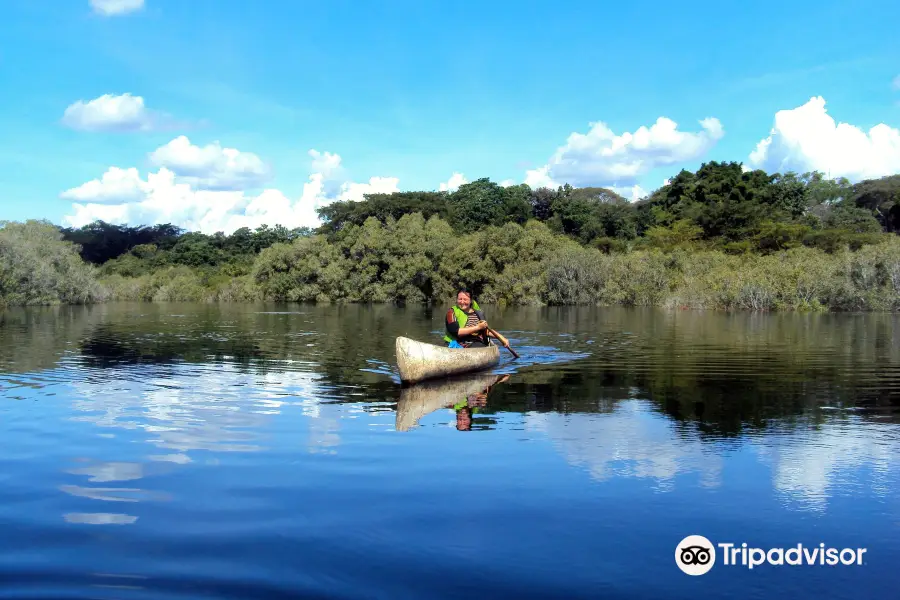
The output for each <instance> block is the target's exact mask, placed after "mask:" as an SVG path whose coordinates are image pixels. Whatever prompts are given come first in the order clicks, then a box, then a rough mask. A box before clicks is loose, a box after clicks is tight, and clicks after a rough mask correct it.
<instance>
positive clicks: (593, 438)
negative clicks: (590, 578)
mask: <svg viewBox="0 0 900 600" xmlns="http://www.w3.org/2000/svg"><path fill="white" fill-rule="evenodd" d="M525 425H526V428H527V429H529V430H532V431H541V432H543V433H545V434H546V435H547V436H548V437H549V438H550V439H551V440H553V442H554V444H555V445H556V446H557V447H558V448H560V449H561V451H562V452H563V454H564V455H565V456H566V459H567V460H568V461H569V462H570V463H571V464H573V465H577V466H581V467H584V468H586V469H587V470H588V471H589V472H590V474H591V477H593V478H594V479H596V480H598V481H607V480H610V479H613V478H616V477H637V478H642V479H650V480H652V481H653V482H654V484H655V486H656V487H657V489H658V490H660V491H670V490H672V489H673V488H674V484H675V479H676V477H677V476H679V475H683V474H687V473H692V472H696V473H699V474H700V478H701V480H700V481H701V485H703V486H704V487H710V488H713V487H718V486H719V485H720V484H721V475H722V465H723V459H722V457H721V456H719V455H718V454H717V449H716V448H715V447H708V446H706V445H704V443H703V442H702V441H701V440H700V439H699V438H696V437H682V436H679V435H678V434H677V433H676V432H675V431H674V425H673V423H672V421H671V420H669V419H667V418H665V417H663V416H661V415H659V414H658V413H655V412H653V411H652V410H651V405H650V404H649V403H647V402H643V401H638V400H630V401H626V402H620V403H618V404H616V407H615V409H614V410H613V412H610V413H603V414H577V415H575V416H574V417H569V416H567V415H564V414H560V413H529V414H527V415H526V417H525Z"/></svg>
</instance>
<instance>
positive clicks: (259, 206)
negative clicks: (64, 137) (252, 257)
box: [61, 145, 399, 234]
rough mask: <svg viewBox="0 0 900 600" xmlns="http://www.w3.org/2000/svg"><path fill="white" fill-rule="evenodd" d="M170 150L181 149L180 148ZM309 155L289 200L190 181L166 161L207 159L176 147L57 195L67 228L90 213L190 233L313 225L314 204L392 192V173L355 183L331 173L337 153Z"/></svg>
mask: <svg viewBox="0 0 900 600" xmlns="http://www.w3.org/2000/svg"><path fill="white" fill-rule="evenodd" d="M176 148H182V149H183V148H184V146H181V145H179V146H176ZM194 148H196V147H194ZM207 148H208V147H207ZM201 150H203V149H201ZM235 152H237V151H235ZM212 154H215V153H212ZM239 154H242V153H239ZM309 155H310V157H311V158H312V161H311V167H312V168H313V169H314V170H315V171H316V172H313V173H311V174H310V176H309V179H308V180H307V182H306V183H305V184H304V186H303V192H302V194H301V195H300V197H299V198H296V199H291V198H289V197H288V196H287V195H286V194H285V193H283V192H282V191H281V190H278V189H272V188H270V189H265V190H263V191H262V192H260V193H258V194H248V193H247V191H246V190H245V189H233V190H226V189H204V188H200V187H197V186H196V185H195V180H197V179H202V178H191V177H188V178H184V177H181V176H179V174H178V173H176V172H175V170H173V168H170V166H171V164H174V165H177V166H179V167H182V168H183V167H184V166H185V165H187V166H189V167H195V168H198V169H199V167H198V165H208V164H209V162H210V161H209V160H208V156H207V154H204V153H202V152H201V153H196V152H193V151H189V152H186V153H181V152H177V151H176V152H175V153H174V156H175V157H177V160H176V159H172V160H170V161H168V159H170V158H172V157H171V156H170V155H169V153H162V155H161V156H163V157H166V158H167V161H168V162H170V165H168V166H167V165H164V166H161V167H160V168H159V170H158V171H157V172H156V173H152V172H151V173H148V174H147V178H146V179H142V178H141V176H140V173H139V172H138V170H137V169H135V168H129V169H121V168H118V167H111V168H110V169H109V170H108V171H107V172H106V173H105V174H104V175H103V176H102V177H101V178H100V179H95V180H93V181H89V182H87V183H85V184H83V185H81V186H78V187H76V188H72V189H70V190H67V191H65V192H63V193H62V194H61V197H62V198H65V199H69V200H73V201H75V202H74V203H73V205H72V211H71V213H70V214H69V215H67V216H66V217H64V219H63V221H64V222H65V224H66V225H69V226H72V227H81V226H83V225H86V224H88V223H91V222H93V221H95V220H97V219H102V220H104V221H106V222H109V223H116V224H131V225H136V224H151V225H152V224H158V223H172V224H174V225H178V226H180V227H183V228H185V229H188V230H190V231H202V232H203V233H215V232H217V231H222V232H224V233H226V234H227V233H231V232H233V231H234V230H236V229H239V228H241V227H250V228H256V227H258V226H260V225H263V224H268V225H270V226H275V225H284V226H285V227H289V228H293V227H303V226H307V227H316V226H318V225H319V224H320V221H319V217H318V214H317V213H316V209H318V208H320V207H322V206H325V205H327V204H330V203H331V202H334V201H336V200H361V199H362V198H363V194H369V193H393V192H397V191H399V188H398V187H397V186H398V184H399V179H398V178H396V177H372V178H370V179H369V181H368V182H362V183H358V182H353V181H350V180H343V181H342V180H339V179H335V174H336V173H341V172H342V167H341V157H340V155H338V154H332V153H329V152H325V153H320V152H318V151H316V150H312V151H310V153H309ZM253 156H255V155H253ZM213 162H215V161H213ZM251 163H252V161H251Z"/></svg>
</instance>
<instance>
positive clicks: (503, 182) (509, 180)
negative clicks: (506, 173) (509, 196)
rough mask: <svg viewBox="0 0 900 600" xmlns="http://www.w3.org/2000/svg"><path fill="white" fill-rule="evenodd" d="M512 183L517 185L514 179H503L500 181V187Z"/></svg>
mask: <svg viewBox="0 0 900 600" xmlns="http://www.w3.org/2000/svg"><path fill="white" fill-rule="evenodd" d="M514 185H518V184H516V182H515V180H514V179H504V180H503V181H501V182H500V187H512V186H514Z"/></svg>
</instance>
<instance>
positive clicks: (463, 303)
mask: <svg viewBox="0 0 900 600" xmlns="http://www.w3.org/2000/svg"><path fill="white" fill-rule="evenodd" d="M456 305H457V306H458V307H460V308H461V309H463V310H468V309H469V307H470V306H472V292H471V291H469V290H468V289H467V288H460V290H459V291H458V292H456Z"/></svg>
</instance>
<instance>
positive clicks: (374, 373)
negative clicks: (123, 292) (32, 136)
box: [0, 304, 900, 600]
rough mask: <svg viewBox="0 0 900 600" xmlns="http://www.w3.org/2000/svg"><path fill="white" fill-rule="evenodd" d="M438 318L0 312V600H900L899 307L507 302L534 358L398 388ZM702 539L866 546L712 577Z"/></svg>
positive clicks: (278, 309)
mask: <svg viewBox="0 0 900 600" xmlns="http://www.w3.org/2000/svg"><path fill="white" fill-rule="evenodd" d="M442 317H443V311H442V310H441V309H440V308H437V309H435V310H434V311H433V312H431V311H428V310H425V309H422V308H406V309H403V308H393V307H387V306H376V307H359V306H351V307H335V306H331V307H328V306H326V307H322V306H319V307H315V306H304V305H258V306H248V305H244V306H230V305H223V306H205V305H180V304H155V305H151V304H140V305H109V306H98V307H91V308H80V307H79V308H53V309H34V310H8V311H6V312H3V313H0V440H2V452H0V597H2V598H126V599H132V598H213V597H216V598H262V597H265V598H289V597H290V598H293V597H322V598H325V597H330V598H363V597H378V598H391V599H394V598H445V597H446V598H470V597H472V598H474V597H481V598H488V597H490V598H498V597H511V598H526V597H547V598H550V597H553V598H575V597H579V598H600V597H606V598H666V599H672V598H685V599H690V600H695V599H696V598H699V597H733V598H773V597H792V598H866V597H893V596H895V595H896V590H897V589H898V586H900V569H898V568H897V566H896V558H897V556H900V465H898V462H900V318H898V317H897V316H893V315H811V316H810V315H806V316H804V315H750V314H739V315H726V314H713V313H697V312H665V311H661V310H623V309H593V308H592V309H539V308H517V309H514V310H513V309H504V310H499V309H490V308H489V309H488V318H489V320H490V322H491V323H492V325H493V326H494V327H496V328H499V329H500V330H501V331H503V332H504V333H506V335H507V336H508V337H509V338H510V341H511V342H512V344H513V346H514V348H516V349H517V350H518V352H519V353H520V354H521V355H522V358H521V359H520V360H518V361H512V360H510V359H511V357H510V355H509V354H508V353H505V351H504V354H503V359H502V362H501V364H500V365H499V366H498V367H497V368H496V369H494V370H493V371H491V372H489V373H487V374H485V376H483V377H480V378H479V377H471V378H466V380H465V381H464V382H457V384H456V385H457V386H461V387H457V388H447V387H446V386H445V387H443V388H442V387H440V386H431V387H427V386H426V387H421V388H418V387H416V388H411V389H402V388H401V386H399V385H398V381H399V380H398V378H397V376H396V374H395V372H394V354H393V353H394V346H393V344H394V338H395V337H396V336H397V335H407V336H410V337H413V338H417V339H421V340H433V341H435V342H437V341H438V340H439V337H440V335H441V334H440V332H439V330H440V328H441V327H442V320H441V319H442ZM502 375H507V376H508V378H506V377H502V378H501V376H502ZM488 376H490V377H488ZM488 385H490V386H491V387H490V388H489V390H488V391H487V396H486V399H485V398H484V397H483V396H476V395H475V394H476V393H477V392H479V391H482V390H483V389H484V388H487V386H488ZM460 389H462V390H463V391H462V392H459V390H460ZM467 391H468V392H471V393H472V396H471V397H470V404H471V405H474V406H477V405H479V404H483V406H480V408H478V410H477V411H476V412H474V413H473V414H472V415H471V417H470V416H469V414H468V411H467V410H459V411H456V410H454V408H453V405H454V404H455V403H458V402H460V401H461V400H462V399H463V398H462V397H460V394H461V393H462V394H465V393H466V392H467ZM690 534H699V535H704V536H706V537H707V538H709V539H710V540H712V541H713V543H719V542H731V543H734V544H736V546H737V547H740V545H741V543H747V544H748V546H752V547H760V548H764V549H769V548H772V547H784V548H790V547H796V546H797V544H798V543H799V544H803V545H804V546H806V547H808V548H818V547H819V544H820V543H824V544H825V546H826V547H831V546H833V547H837V548H839V549H840V548H844V547H853V548H857V547H862V548H866V549H867V551H866V553H865V555H864V564H862V565H860V566H856V565H854V566H840V565H838V566H827V565H825V566H772V565H763V566H759V567H757V568H754V569H752V570H750V569H748V568H747V567H744V566H726V565H723V564H722V560H723V557H722V556H721V554H719V555H718V557H717V562H716V565H715V566H714V567H713V569H712V570H711V571H710V572H709V573H707V574H706V575H703V576H701V577H691V576H688V575H685V574H683V573H682V572H681V571H680V570H679V569H678V567H677V566H676V563H675V558H674V557H675V550H676V546H677V545H678V544H679V542H680V541H681V540H682V539H683V538H684V537H685V536H687V535H690Z"/></svg>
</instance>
